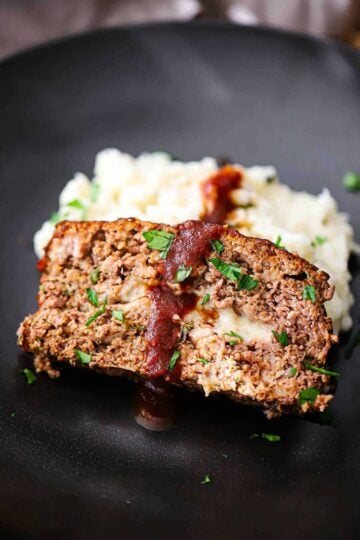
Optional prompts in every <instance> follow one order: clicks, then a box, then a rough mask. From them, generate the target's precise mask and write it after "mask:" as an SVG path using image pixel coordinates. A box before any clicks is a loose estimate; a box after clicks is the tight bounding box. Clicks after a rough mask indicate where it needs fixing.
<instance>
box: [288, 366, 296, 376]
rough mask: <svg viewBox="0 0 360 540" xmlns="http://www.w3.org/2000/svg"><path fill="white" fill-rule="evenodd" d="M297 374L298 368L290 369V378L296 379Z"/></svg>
mask: <svg viewBox="0 0 360 540" xmlns="http://www.w3.org/2000/svg"><path fill="white" fill-rule="evenodd" d="M296 374H297V369H296V367H290V368H289V369H288V377H295V375H296Z"/></svg>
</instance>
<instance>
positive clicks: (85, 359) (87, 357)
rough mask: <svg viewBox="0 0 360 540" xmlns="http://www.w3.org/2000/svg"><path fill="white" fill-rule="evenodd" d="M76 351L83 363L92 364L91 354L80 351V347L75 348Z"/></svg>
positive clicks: (77, 356)
mask: <svg viewBox="0 0 360 540" xmlns="http://www.w3.org/2000/svg"><path fill="white" fill-rule="evenodd" d="M74 352H75V354H76V358H77V359H78V360H80V362H81V363H82V364H90V362H91V354H87V353H86V352H83V351H80V350H79V349H74Z"/></svg>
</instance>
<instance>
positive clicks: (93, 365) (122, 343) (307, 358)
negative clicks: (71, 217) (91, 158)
mask: <svg viewBox="0 0 360 540" xmlns="http://www.w3.org/2000/svg"><path fill="white" fill-rule="evenodd" d="M40 267H41V270H42V271H43V273H42V277H41V285H40V291H39V295H38V303H39V309H38V311H37V312H36V313H34V314H33V315H29V316H28V317H26V318H25V320H24V322H23V323H22V324H21V326H20V328H19V330H18V339H19V344H20V345H21V346H22V348H23V349H24V350H25V351H28V352H32V353H34V354H35V355H36V359H35V367H36V369H37V370H38V371H40V370H42V369H46V370H47V371H48V372H49V373H50V375H53V376H55V375H57V373H58V372H57V369H56V366H60V365H61V363H67V364H71V365H73V366H82V367H87V368H89V369H94V370H97V371H102V372H107V373H110V374H133V375H136V376H140V377H164V378H165V379H166V380H168V381H170V382H173V383H174V384H181V385H185V386H187V387H190V388H194V389H196V388H198V389H202V390H203V391H204V392H205V394H206V395H208V394H210V393H212V392H221V393H225V394H228V395H229V396H231V397H232V398H234V399H236V400H238V401H242V402H244V403H249V404H255V405H258V406H260V407H262V408H263V409H264V411H265V412H266V414H267V416H268V417H271V416H276V415H279V414H281V413H286V412H296V413H303V412H307V411H309V410H312V411H319V410H320V411H322V410H324V408H325V407H326V406H327V404H328V402H329V401H330V400H331V398H332V395H331V394H329V391H330V388H331V384H330V378H329V376H328V375H327V374H324V373H321V372H319V371H317V370H318V369H320V370H323V369H324V366H325V362H326V357H327V354H328V351H329V349H330V347H331V345H332V343H334V342H335V341H336V340H337V338H336V336H334V335H333V334H332V323H331V319H329V318H328V317H327V316H326V311H325V308H324V301H326V300H329V299H330V298H331V296H332V293H333V288H332V287H331V286H330V285H329V283H328V275H327V274H326V273H324V272H322V271H319V270H318V269H317V268H316V267H315V266H312V265H311V264H309V263H308V262H307V261H305V260H303V259H301V258H300V257H298V256H297V255H294V254H291V253H288V252H287V251H286V250H283V249H279V248H277V247H276V246H275V245H274V244H272V243H271V242H269V241H267V240H260V239H257V238H248V237H246V236H243V235H241V234H240V233H238V232H237V231H235V230H234V229H232V228H230V227H228V226H222V225H214V224H211V223H204V222H199V221H189V222H186V223H183V224H180V225H178V226H176V227H170V226H168V225H159V224H154V223H147V222H141V221H138V220H135V219H122V220H119V221H116V222H69V221H68V222H61V223H59V224H58V225H57V227H56V231H55V234H54V236H53V238H52V240H51V242H50V244H49V246H48V247H47V250H46V254H45V257H44V259H43V260H42V261H40ZM54 366H55V367H54ZM309 366H310V367H309Z"/></svg>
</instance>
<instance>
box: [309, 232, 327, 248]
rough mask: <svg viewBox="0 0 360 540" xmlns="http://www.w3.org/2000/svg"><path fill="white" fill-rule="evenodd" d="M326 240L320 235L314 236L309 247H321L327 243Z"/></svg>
mask: <svg viewBox="0 0 360 540" xmlns="http://www.w3.org/2000/svg"><path fill="white" fill-rule="evenodd" d="M327 240H328V239H327V238H326V236H320V235H316V236H315V238H314V240H313V241H312V242H311V245H312V247H316V246H322V245H323V244H325V242H327Z"/></svg>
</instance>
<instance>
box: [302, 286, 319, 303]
mask: <svg viewBox="0 0 360 540" xmlns="http://www.w3.org/2000/svg"><path fill="white" fill-rule="evenodd" d="M302 297H303V299H304V300H311V302H312V303H313V304H315V303H316V290H315V287H312V286H311V285H306V286H305V287H304V290H303V292H302Z"/></svg>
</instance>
